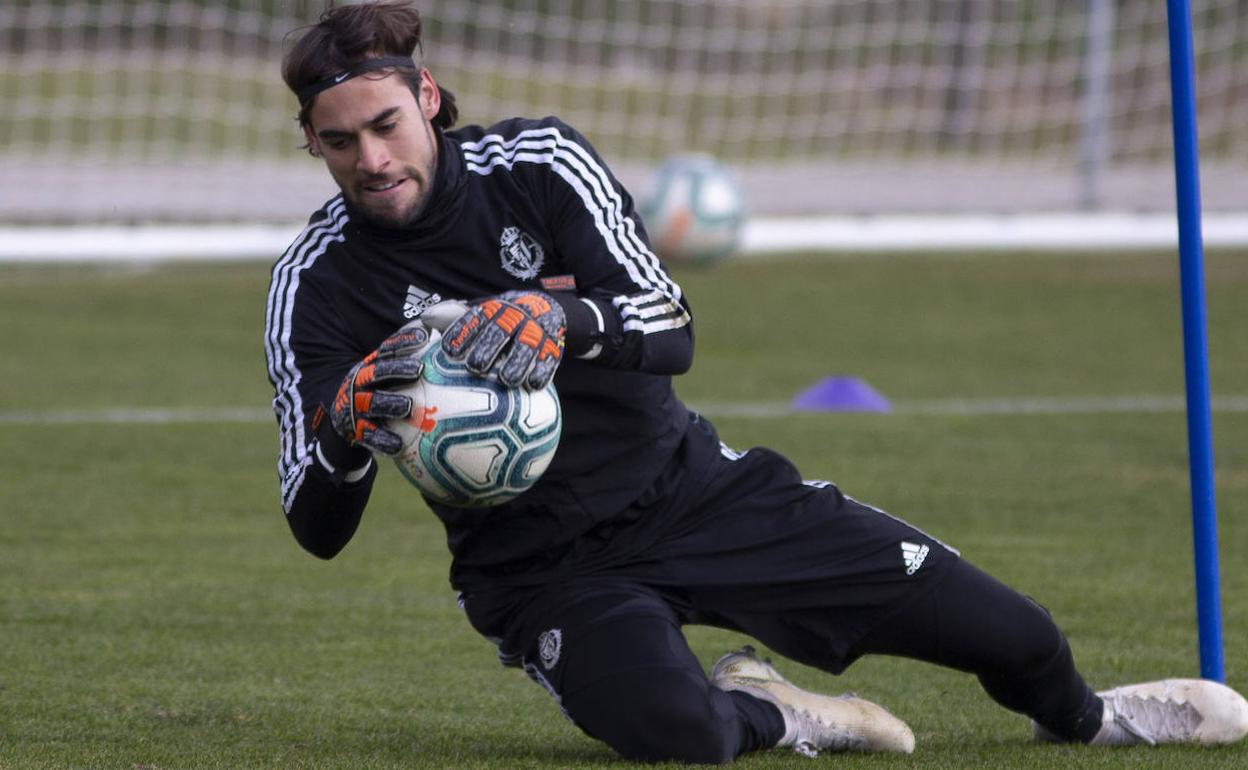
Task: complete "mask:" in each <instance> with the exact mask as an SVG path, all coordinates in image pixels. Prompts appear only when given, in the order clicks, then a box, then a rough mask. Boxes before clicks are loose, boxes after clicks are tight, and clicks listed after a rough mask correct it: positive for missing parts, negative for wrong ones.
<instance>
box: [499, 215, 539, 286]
mask: <svg viewBox="0 0 1248 770" xmlns="http://www.w3.org/2000/svg"><path fill="white" fill-rule="evenodd" d="M498 255H499V256H500V257H502V259H503V269H504V270H506V271H507V272H508V273H511V274H512V275H514V276H515V277H517V278H519V279H520V280H522V281H527V280H529V279H530V278H536V277H537V273H538V271H539V270H541V269H542V261H543V260H544V259H545V258H546V254H545V253H544V252H543V251H542V245H541V244H540V243H538V242H537V241H535V240H533V237H532V236H530V235H529V234H528V233H526V232H524V231H523V230H521V229H520V228H518V227H505V228H503V235H502V238H501V239H500V240H499V244H498Z"/></svg>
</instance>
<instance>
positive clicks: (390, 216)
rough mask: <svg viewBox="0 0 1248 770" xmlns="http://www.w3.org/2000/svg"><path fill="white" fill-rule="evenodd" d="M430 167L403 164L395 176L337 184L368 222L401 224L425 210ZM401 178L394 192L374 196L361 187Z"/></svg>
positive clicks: (383, 225)
mask: <svg viewBox="0 0 1248 770" xmlns="http://www.w3.org/2000/svg"><path fill="white" fill-rule="evenodd" d="M432 179H433V169H432V168H430V169H426V170H423V173H422V170H421V169H417V168H416V167H414V166H406V167H404V169H403V172H402V173H401V174H400V175H398V176H397V177H385V178H372V179H366V180H363V181H362V182H360V183H359V184H355V185H351V187H350V188H349V189H350V190H351V192H350V193H348V192H347V189H348V187H347V186H345V185H342V184H341V183H340V184H339V187H340V188H342V190H343V192H344V194H345V195H346V197H347V199H348V201H350V203H351V205H352V207H353V208H354V209H355V210H356V212H357V213H359V214H360V215H361V216H363V217H364V219H366V220H367V221H368V222H370V223H372V224H374V225H378V226H380V227H387V228H403V227H407V226H409V225H412V224H414V223H415V222H416V220H418V219H420V216H421V215H422V214H423V213H424V212H425V208H426V206H427V205H428V203H429V191H430V186H431V181H432ZM394 181H401V184H400V185H399V188H398V189H397V190H396V191H395V194H393V195H389V196H384V197H382V196H377V194H376V193H370V192H368V191H367V190H365V189H364V187H365V186H367V185H376V184H384V183H386V182H394Z"/></svg>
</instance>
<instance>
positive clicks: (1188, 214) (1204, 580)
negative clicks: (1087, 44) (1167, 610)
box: [1166, 0, 1226, 682]
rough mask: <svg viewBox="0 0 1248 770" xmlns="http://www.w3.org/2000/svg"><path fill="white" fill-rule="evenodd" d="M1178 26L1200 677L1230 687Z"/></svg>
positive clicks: (1177, 127) (1196, 170)
mask: <svg viewBox="0 0 1248 770" xmlns="http://www.w3.org/2000/svg"><path fill="white" fill-rule="evenodd" d="M1166 10H1167V14H1168V17H1169V23H1170V95H1171V108H1172V111H1173V120H1174V175H1175V187H1176V192H1177V197H1178V215H1179V265H1180V274H1181V279H1182V281H1181V282H1182V293H1183V363H1184V370H1185V372H1186V377H1187V445H1188V465H1189V471H1190V476H1191V486H1192V540H1193V544H1194V552H1195V553H1194V555H1195V562H1196V616H1197V624H1198V628H1199V633H1200V675H1201V676H1203V677H1205V678H1206V679H1214V680H1216V681H1219V682H1222V681H1225V679H1226V674H1225V672H1224V671H1223V665H1222V605H1221V598H1220V596H1219V585H1218V582H1219V578H1218V525H1217V507H1216V505H1215V503H1214V489H1213V429H1212V420H1211V418H1210V408H1209V352H1208V344H1207V341H1206V337H1205V279H1204V255H1203V247H1202V245H1201V233H1200V161H1199V150H1198V147H1197V133H1196V102H1195V97H1194V91H1195V76H1194V74H1193V71H1192V58H1193V57H1192V20H1191V10H1190V8H1189V6H1188V0H1167V4H1166Z"/></svg>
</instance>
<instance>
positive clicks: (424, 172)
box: [304, 70, 441, 227]
mask: <svg viewBox="0 0 1248 770" xmlns="http://www.w3.org/2000/svg"><path fill="white" fill-rule="evenodd" d="M440 104H441V94H440V93H439V91H438V89H437V86H436V85H434V82H433V78H432V77H431V76H430V75H429V72H428V70H425V71H422V72H421V86H420V97H419V98H417V97H416V96H415V95H414V94H412V91H411V89H409V88H408V86H407V83H406V82H405V81H404V79H403V78H402V76H400V75H398V74H395V73H391V74H390V75H387V76H386V77H384V78H379V79H378V78H370V77H368V76H367V75H365V76H361V77H355V78H352V79H350V80H347V81H345V82H343V83H342V84H341V85H336V86H334V87H333V88H330V89H327V90H325V91H322V92H321V93H320V94H318V95H317V97H316V104H314V105H313V106H312V111H311V113H310V114H309V116H308V117H309V125H307V126H305V127H304V134H305V135H306V136H307V138H308V143H309V144H310V145H311V146H312V149H313V150H314V151H315V152H316V153H317V154H319V155H320V156H321V157H323V158H324V159H325V165H326V166H327V167H328V168H329V173H330V174H331V175H332V176H333V177H334V181H335V182H337V183H338V186H339V187H340V188H342V194H343V195H344V196H346V198H347V200H348V201H350V202H351V204H352V205H353V206H354V207H355V208H356V209H357V210H358V211H360V212H361V213H363V214H364V216H366V217H368V218H369V219H370V220H372V221H374V222H376V223H377V224H380V225H385V226H387V227H403V226H405V225H409V224H411V223H412V222H413V221H415V220H416V218H417V217H419V216H420V214H421V212H422V211H424V209H425V204H426V203H428V201H429V190H430V188H431V187H432V185H433V176H434V171H435V170H436V169H437V166H438V145H437V136H436V135H435V134H434V130H433V125H432V124H431V123H430V122H429V121H430V120H431V119H432V118H433V116H435V115H437V113H438V107H439V106H440Z"/></svg>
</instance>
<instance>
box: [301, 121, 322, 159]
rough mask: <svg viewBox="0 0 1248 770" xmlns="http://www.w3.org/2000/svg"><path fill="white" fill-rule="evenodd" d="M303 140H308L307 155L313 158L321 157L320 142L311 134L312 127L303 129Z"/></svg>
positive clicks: (308, 126)
mask: <svg viewBox="0 0 1248 770" xmlns="http://www.w3.org/2000/svg"><path fill="white" fill-rule="evenodd" d="M303 138H304V139H307V140H308V154H309V155H311V156H312V157H314V158H319V157H321V140H320V139H319V138H318V137H317V135H316V134H315V133H313V132H312V126H310V125H307V126H304V127H303Z"/></svg>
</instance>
